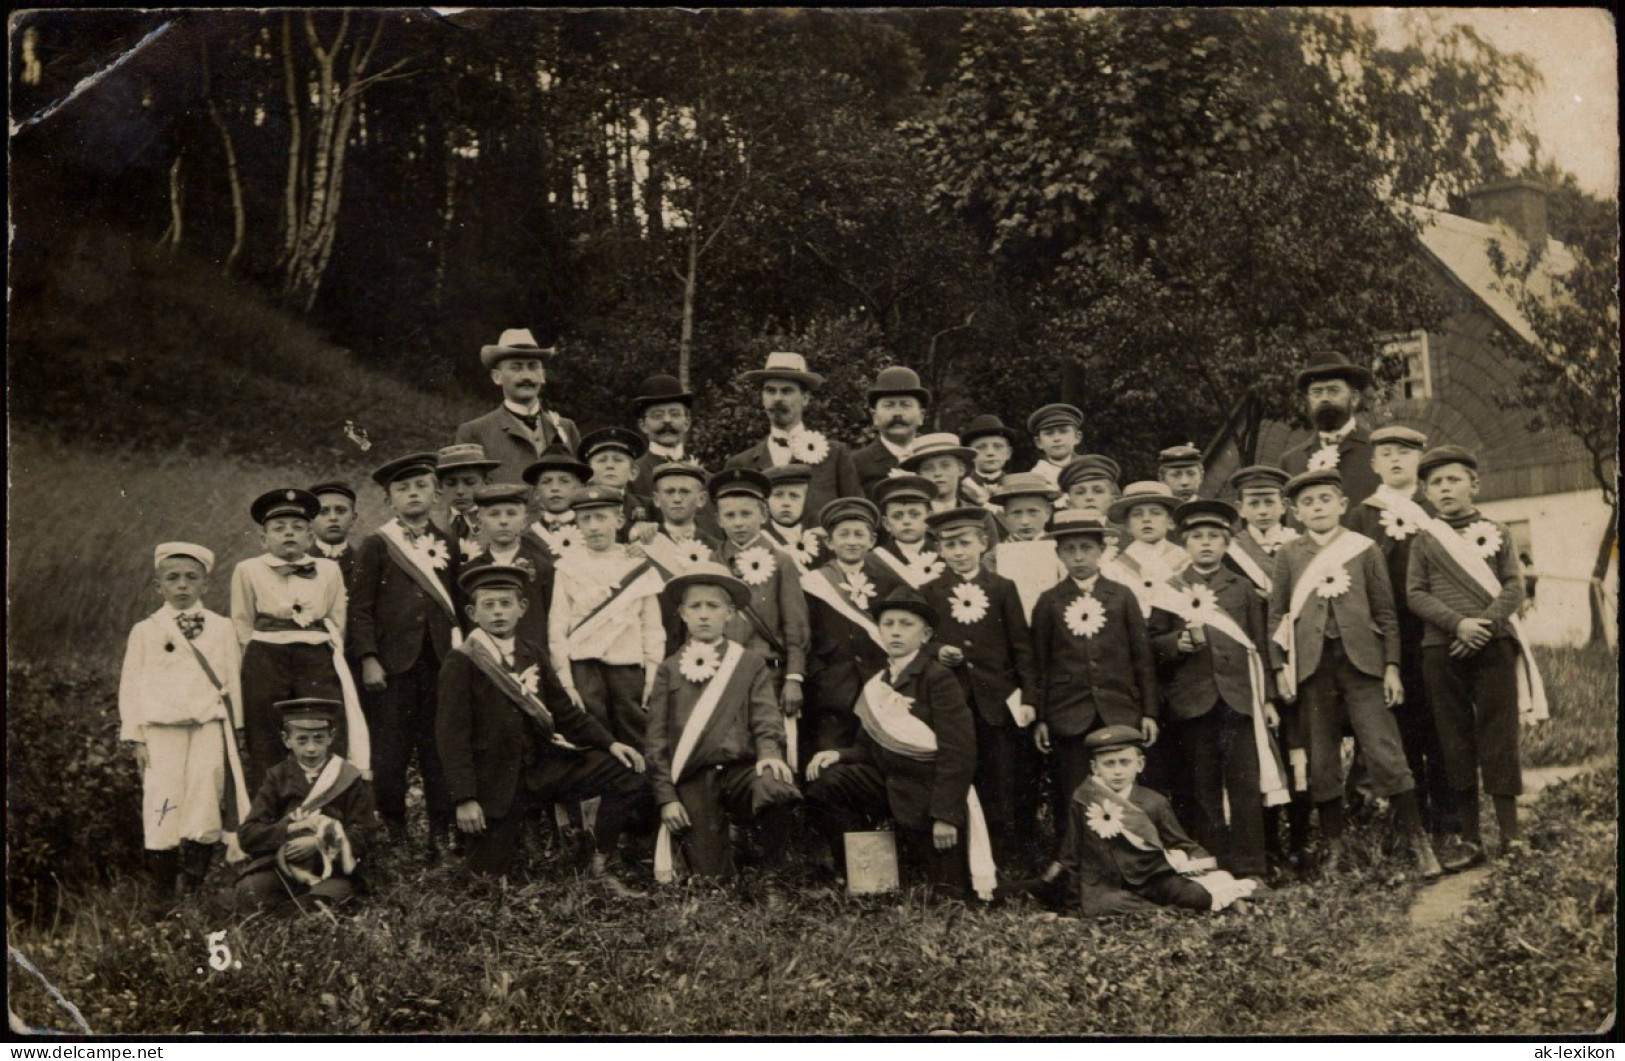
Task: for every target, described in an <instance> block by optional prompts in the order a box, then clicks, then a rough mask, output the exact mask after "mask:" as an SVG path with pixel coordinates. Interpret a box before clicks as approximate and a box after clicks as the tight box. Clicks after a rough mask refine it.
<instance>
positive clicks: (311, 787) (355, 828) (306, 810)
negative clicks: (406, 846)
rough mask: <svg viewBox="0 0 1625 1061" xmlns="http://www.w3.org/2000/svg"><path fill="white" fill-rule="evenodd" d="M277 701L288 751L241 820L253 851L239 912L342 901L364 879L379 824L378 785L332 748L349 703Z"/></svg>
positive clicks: (246, 843) (249, 849)
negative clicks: (375, 797)
mask: <svg viewBox="0 0 1625 1061" xmlns="http://www.w3.org/2000/svg"><path fill="white" fill-rule="evenodd" d="M276 708H277V710H278V711H279V712H280V713H281V715H282V744H283V746H284V747H286V748H287V749H288V757H287V758H286V759H284V760H283V761H282V762H280V763H277V764H276V765H275V766H273V767H271V769H270V770H268V771H266V773H265V780H264V781H263V782H261V784H260V788H259V792H258V794H257V795H255V797H254V806H253V808H252V809H251V810H250V811H249V813H248V817H247V819H246V820H244V822H243V826H242V832H241V836H242V844H243V850H245V851H247V852H248V853H249V854H250V855H252V856H255V857H254V860H253V861H252V862H250V863H249V864H248V865H247V866H245V867H243V871H242V876H241V877H240V878H239V879H238V881H237V890H236V908H237V909H238V910H239V911H246V910H252V909H255V908H259V907H274V906H280V905H282V904H283V903H286V902H289V901H292V902H294V903H296V904H298V905H301V906H303V904H302V903H300V902H299V900H301V899H308V900H309V901H310V902H312V903H315V904H318V905H337V904H338V903H342V902H344V901H345V900H346V899H348V898H350V897H351V896H352V895H353V894H355V892H356V890H357V888H358V886H360V885H362V884H363V883H364V882H363V879H362V866H361V860H362V857H363V855H364V854H365V852H366V849H367V846H368V841H369V840H370V838H371V836H372V833H373V831H374V829H375V827H376V826H377V825H378V813H377V810H376V809H375V808H374V805H373V801H372V786H371V785H370V784H368V783H367V781H366V779H364V778H363V777H362V776H361V771H360V770H358V769H356V767H355V765H354V764H352V763H351V762H349V761H348V760H347V759H345V758H344V757H342V756H339V755H334V754H333V738H334V736H335V725H336V721H337V719H338V717H339V713H340V712H342V711H343V710H344V705H343V704H342V703H340V702H339V701H337V700H324V699H318V698H315V697H305V698H302V699H299V700H284V701H281V702H280V703H278V704H277V705H276Z"/></svg>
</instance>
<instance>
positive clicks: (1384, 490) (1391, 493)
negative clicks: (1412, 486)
mask: <svg viewBox="0 0 1625 1061" xmlns="http://www.w3.org/2000/svg"><path fill="white" fill-rule="evenodd" d="M1372 493H1373V494H1375V495H1376V496H1378V497H1381V498H1385V499H1387V500H1388V501H1389V502H1397V503H1399V504H1404V503H1405V502H1407V501H1412V500H1414V499H1415V496H1416V495H1415V493H1414V492H1411V493H1407V492H1406V491H1404V490H1400V489H1398V488H1397V487H1392V486H1389V485H1388V484H1387V483H1378V484H1377V488H1376V489H1375V490H1373V491H1372Z"/></svg>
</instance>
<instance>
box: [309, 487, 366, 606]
mask: <svg viewBox="0 0 1625 1061" xmlns="http://www.w3.org/2000/svg"><path fill="white" fill-rule="evenodd" d="M310 493H311V495H312V496H313V497H315V498H316V505H317V508H316V518H315V519H314V520H312V521H311V524H310V529H311V533H312V534H313V535H314V537H315V546H316V555H317V556H320V557H322V558H323V559H324V560H331V561H333V562H334V563H336V564H338V565H339V573H340V574H342V575H343V576H344V589H345V592H346V593H348V594H350V595H351V596H353V595H354V593H355V588H354V587H355V550H354V549H352V548H350V532H351V531H353V530H354V529H355V517H356V507H355V501H356V497H355V488H354V487H352V486H350V484H349V483H341V482H327V483H317V484H316V485H315V486H313V487H311V488H310Z"/></svg>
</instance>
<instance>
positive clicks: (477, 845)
mask: <svg viewBox="0 0 1625 1061" xmlns="http://www.w3.org/2000/svg"><path fill="white" fill-rule="evenodd" d="M461 585H462V589H463V593H464V594H465V595H466V596H467V598H468V601H469V603H468V605H467V612H468V616H469V618H470V619H471V620H472V621H473V622H474V625H475V626H476V627H478V629H477V630H476V631H475V632H474V633H472V634H470V635H469V637H468V639H467V640H466V641H464V642H463V643H462V645H460V646H458V648H457V649H456V650H455V651H454V652H452V653H451V654H450V656H449V657H448V658H447V659H446V662H445V664H444V665H443V666H442V667H441V669H440V689H439V697H440V710H439V714H438V715H437V717H436V719H435V741H436V744H437V745H438V746H439V748H440V758H441V761H442V763H443V764H444V766H445V773H446V787H447V789H448V791H449V792H450V795H451V800H452V803H453V805H454V806H455V807H456V808H457V828H458V830H459V831H460V832H461V833H462V834H463V836H464V838H465V844H464V852H465V853H466V855H467V856H468V862H467V866H468V869H469V870H470V871H472V872H474V873H482V874H491V875H494V876H504V875H506V874H507V873H508V871H509V869H510V868H511V867H512V865H513V858H514V854H515V853H516V851H517V849H518V846H519V841H520V834H521V830H522V829H523V827H524V824H525V821H526V820H527V812H528V811H529V809H530V808H531V807H533V806H545V805H546V804H547V803H549V802H551V801H553V800H560V801H564V802H567V803H572V804H574V803H579V802H580V801H581V800H586V799H592V798H594V797H597V798H600V799H601V800H602V803H601V805H600V807H599V809H598V818H597V824H596V826H595V828H594V830H593V841H594V853H593V856H592V863H591V870H590V873H591V875H592V876H593V877H594V878H595V879H603V880H604V882H605V883H606V884H607V885H608V886H609V887H610V888H611V889H612V890H614V891H616V892H624V891H625V889H624V888H623V887H622V886H621V885H620V883H619V882H618V881H615V880H614V879H613V878H609V877H607V876H606V873H605V864H606V857H605V856H606V853H608V852H612V851H614V850H615V847H616V845H617V844H618V843H619V841H620V836H621V832H622V830H623V829H624V828H625V826H627V825H628V824H631V823H632V822H634V821H635V820H637V819H639V818H645V817H647V815H648V812H649V810H650V807H649V803H648V786H647V785H646V784H645V783H644V780H643V778H642V777H640V776H639V775H640V774H641V773H642V771H643V757H642V756H641V755H639V754H638V752H637V750H636V749H635V748H632V747H630V746H628V745H626V744H622V743H618V742H617V741H616V740H615V738H614V737H612V736H611V735H610V733H609V731H608V730H607V729H606V728H605V727H604V726H603V725H602V724H600V723H599V721H598V720H597V719H595V718H593V717H592V716H591V715H589V714H588V713H587V712H586V711H583V710H582V709H581V707H580V706H578V705H577V704H575V703H574V702H573V701H572V700H571V698H570V697H569V696H567V695H565V692H564V689H563V687H562V686H560V684H559V681H558V678H557V676H556V675H555V674H554V671H553V667H552V665H551V663H550V661H549V660H548V658H547V651H546V649H545V648H544V647H543V646H544V642H541V641H537V640H533V639H532V638H530V637H527V636H526V635H525V633H524V631H523V630H522V629H521V627H520V623H521V620H522V619H523V617H524V615H525V613H526V612H527V611H528V601H527V600H526V591H527V588H528V586H529V579H528V576H527V574H526V572H524V571H523V570H521V569H520V568H517V567H508V566H504V565H500V564H488V565H484V566H481V567H474V568H470V569H469V570H468V571H466V572H464V574H463V577H462V579H461ZM559 736H562V737H563V738H564V739H566V740H568V741H569V742H570V746H566V745H564V744H561V743H559V740H558V737H559Z"/></svg>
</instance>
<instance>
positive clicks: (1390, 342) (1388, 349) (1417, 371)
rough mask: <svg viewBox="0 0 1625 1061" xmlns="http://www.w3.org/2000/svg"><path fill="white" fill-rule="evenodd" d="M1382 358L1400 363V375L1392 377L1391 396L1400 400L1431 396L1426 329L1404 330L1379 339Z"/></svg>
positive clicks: (1417, 399) (1414, 399)
mask: <svg viewBox="0 0 1625 1061" xmlns="http://www.w3.org/2000/svg"><path fill="white" fill-rule="evenodd" d="M1381 360H1383V361H1392V362H1393V363H1397V364H1398V365H1399V367H1400V377H1399V379H1397V380H1395V381H1394V388H1393V396H1394V397H1395V398H1397V399H1401V400H1404V401H1419V400H1421V399H1423V398H1431V397H1433V373H1432V371H1431V369H1430V367H1429V365H1428V333H1427V332H1425V331H1414V332H1408V333H1406V334H1404V335H1394V336H1390V337H1388V338H1387V339H1385V340H1384V341H1383V344H1382V357H1381Z"/></svg>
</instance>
